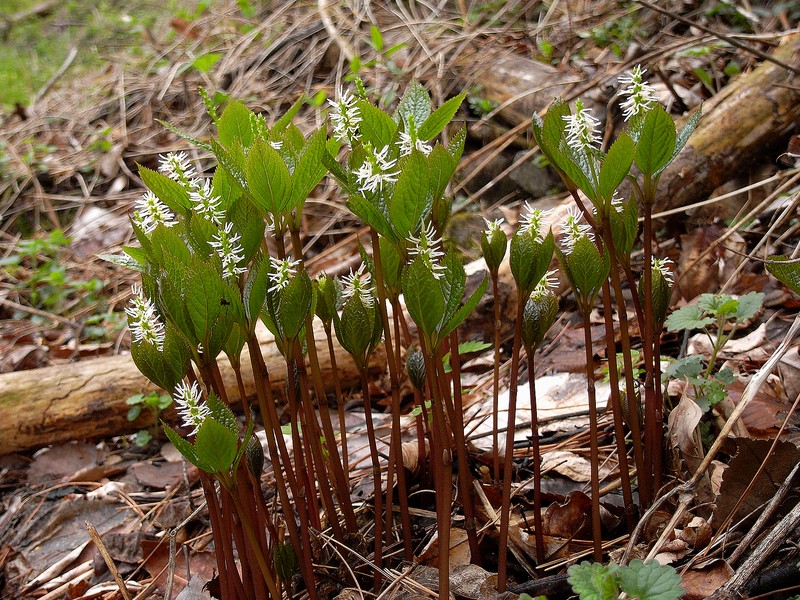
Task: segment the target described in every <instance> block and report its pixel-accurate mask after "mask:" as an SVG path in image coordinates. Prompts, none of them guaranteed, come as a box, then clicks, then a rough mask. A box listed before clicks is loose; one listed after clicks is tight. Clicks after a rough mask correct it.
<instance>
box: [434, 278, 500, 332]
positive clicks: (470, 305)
mask: <svg viewBox="0 0 800 600" xmlns="http://www.w3.org/2000/svg"><path fill="white" fill-rule="evenodd" d="M488 285H489V280H488V279H487V278H486V277H484V278H483V281H481V284H480V285H479V286H478V289H477V290H475V291H474V292H473V293H472V295H471V296H470V297H469V298H467V301H466V302H464V304H463V305H462V306H461V308H459V309H458V310H457V311H456V313H455V314H454V315H453V317H452V318H451V319H450V321H449V322H448V323H447V325H445V327H444V329H443V330H442V332H441V334H440V337H444V336H446V335H449V334H450V333H451V332H452V331H453V330H454V329H455V328H456V327H458V326H459V325H461V323H463V322H464V321H465V320H466V318H467V317H468V316H469V315H470V314H472V311H473V310H475V307H476V306H478V302H480V301H481V298H483V295H484V294H485V293H486V286H488Z"/></svg>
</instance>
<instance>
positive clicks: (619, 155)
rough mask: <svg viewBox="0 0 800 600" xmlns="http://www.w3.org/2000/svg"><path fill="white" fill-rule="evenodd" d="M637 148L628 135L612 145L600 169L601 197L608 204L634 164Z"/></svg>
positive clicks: (620, 137) (619, 138)
mask: <svg viewBox="0 0 800 600" xmlns="http://www.w3.org/2000/svg"><path fill="white" fill-rule="evenodd" d="M635 150H636V148H635V146H634V144H633V140H632V139H631V138H630V136H628V134H626V133H623V134H622V135H620V136H619V137H618V138H617V139H616V141H615V142H614V143H613V144H611V148H609V150H608V154H606V157H605V159H604V160H603V166H602V167H601V169H600V186H599V190H598V191H599V192H600V197H601V198H602V199H603V201H604V202H605V203H606V204H608V203H610V202H611V198H612V197H613V196H614V192H616V190H617V187H618V186H619V184H620V183H622V181H623V180H624V179H625V176H626V175H627V174H628V171H630V168H631V164H632V163H633V154H634V152H635Z"/></svg>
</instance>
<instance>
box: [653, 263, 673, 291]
mask: <svg viewBox="0 0 800 600" xmlns="http://www.w3.org/2000/svg"><path fill="white" fill-rule="evenodd" d="M672 264H673V263H672V261H671V260H670V259H668V258H654V259H653V269H656V270H658V271H659V272H660V273H661V275H662V277H664V279H666V281H667V283H668V284H669V285H672V284H673V283H674V282H675V273H673V271H672V269H671V268H670V265H672Z"/></svg>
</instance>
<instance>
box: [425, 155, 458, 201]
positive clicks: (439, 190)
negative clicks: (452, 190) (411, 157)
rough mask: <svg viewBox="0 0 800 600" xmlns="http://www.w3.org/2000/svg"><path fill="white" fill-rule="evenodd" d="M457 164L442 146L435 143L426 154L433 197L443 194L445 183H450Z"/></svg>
mask: <svg viewBox="0 0 800 600" xmlns="http://www.w3.org/2000/svg"><path fill="white" fill-rule="evenodd" d="M457 166H458V161H457V160H456V159H455V158H454V157H453V155H452V154H450V152H449V151H448V150H447V149H446V148H445V147H444V146H440V145H438V144H437V145H436V146H435V147H434V148H433V150H432V151H431V153H430V154H429V155H428V165H427V172H428V177H429V179H430V188H431V196H432V197H433V198H434V199H436V198H441V197H442V196H443V195H444V193H445V190H446V189H447V184H448V183H450V179H451V178H452V177H453V173H455V172H456V167H457Z"/></svg>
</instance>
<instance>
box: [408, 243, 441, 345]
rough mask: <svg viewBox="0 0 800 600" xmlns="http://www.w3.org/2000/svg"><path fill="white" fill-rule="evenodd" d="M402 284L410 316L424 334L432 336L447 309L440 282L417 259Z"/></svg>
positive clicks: (409, 268)
mask: <svg viewBox="0 0 800 600" xmlns="http://www.w3.org/2000/svg"><path fill="white" fill-rule="evenodd" d="M402 284H403V285H402V287H403V295H404V297H405V301H406V307H407V308H408V313H409V315H410V316H411V318H412V319H413V320H414V322H415V323H416V324H417V327H419V328H420V330H421V331H422V332H423V333H425V334H426V335H431V334H432V333H434V332H435V331H436V328H437V327H438V326H439V323H440V322H441V320H442V315H443V314H444V309H445V299H444V295H443V294H442V289H441V286H440V284H439V280H437V279H436V278H435V277H434V276H433V273H432V272H431V270H430V268H429V267H428V266H427V265H426V264H425V263H424V261H423V260H422V259H421V258H419V257H417V258H415V259H414V260H413V261H412V262H411V264H409V265H407V266H406V269H405V271H404V272H403V282H402Z"/></svg>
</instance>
